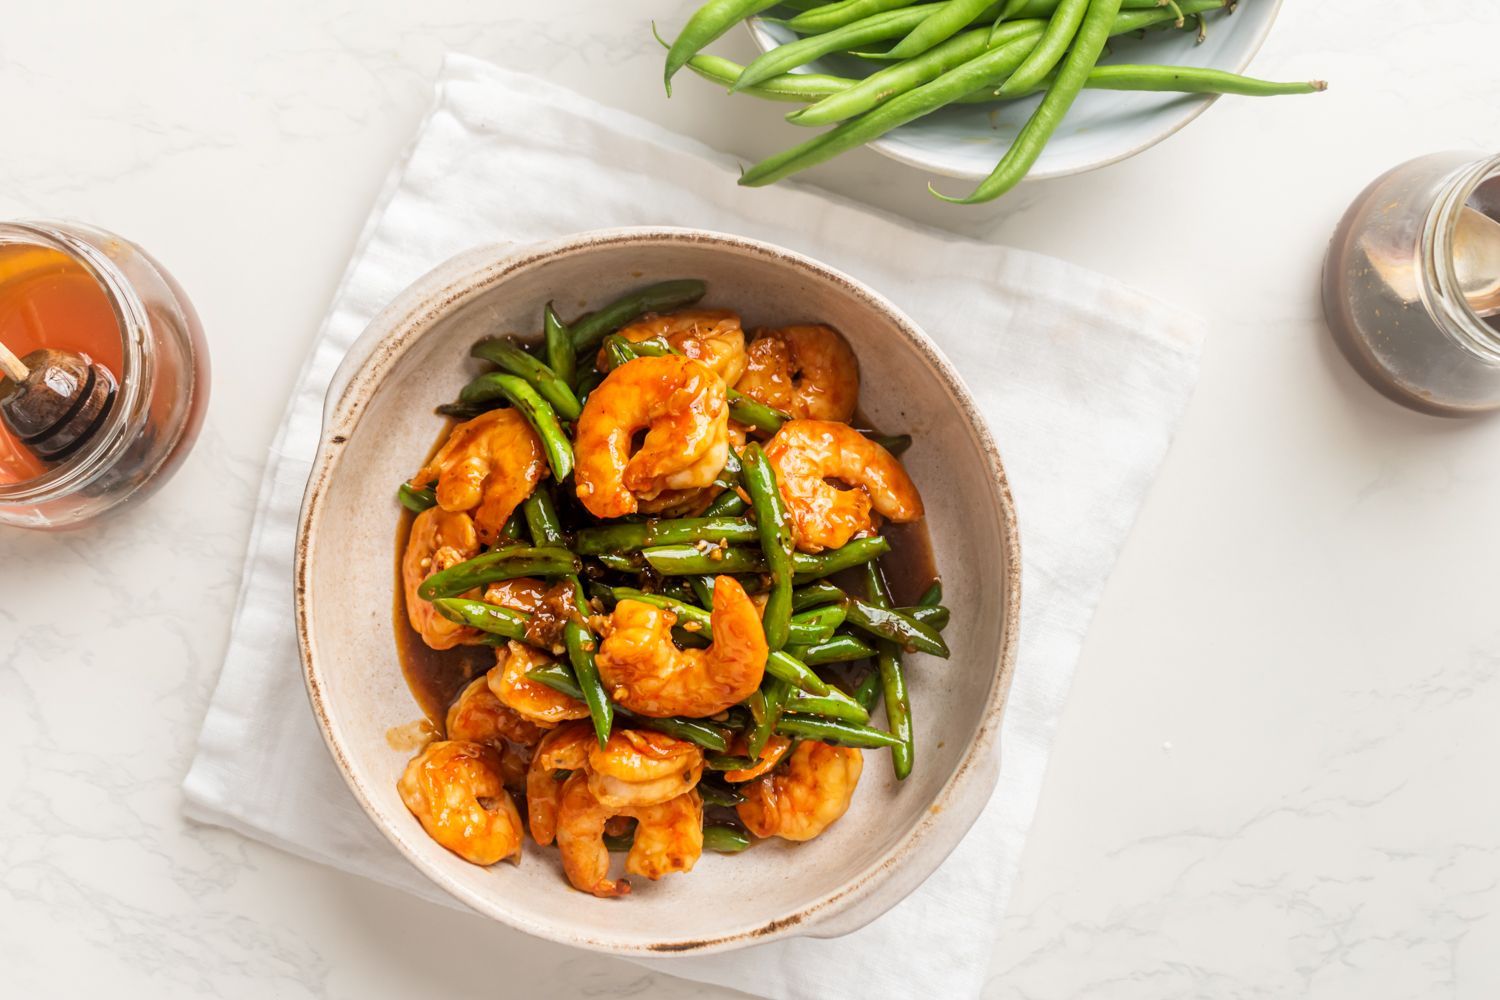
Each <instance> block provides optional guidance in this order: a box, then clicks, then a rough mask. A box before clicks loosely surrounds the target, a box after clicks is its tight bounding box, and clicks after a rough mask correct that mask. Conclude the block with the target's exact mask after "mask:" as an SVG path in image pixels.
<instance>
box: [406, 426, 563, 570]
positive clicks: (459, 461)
mask: <svg viewBox="0 0 1500 1000" xmlns="http://www.w3.org/2000/svg"><path fill="white" fill-rule="evenodd" d="M546 472H547V463H546V460H545V459H544V458H543V454H542V442H541V440H540V439H539V438H538V437H537V436H536V431H534V430H532V429H531V424H529V423H527V421H526V418H525V417H523V416H522V415H521V414H520V412H519V411H517V410H513V409H503V410H490V411H489V412H488V413H481V414H480V415H479V416H477V417H475V418H474V419H473V420H470V421H467V422H465V423H462V424H459V425H458V426H457V427H455V428H453V431H452V433H450V434H449V435H448V440H447V442H445V443H444V444H443V447H442V448H441V449H439V450H438V453H437V454H436V455H434V456H433V457H432V460H431V461H430V462H428V463H427V465H425V466H424V467H423V468H422V471H420V472H418V473H417V474H416V475H415V476H413V477H412V478H411V484H412V485H413V486H423V485H426V484H428V483H431V482H434V481H435V482H436V483H437V502H438V506H439V507H441V508H443V509H444V510H449V511H474V525H475V527H476V528H477V529H478V531H479V540H480V541H482V542H484V544H486V545H493V544H494V543H495V541H496V540H497V539H498V538H499V537H500V530H501V529H502V528H504V527H505V522H506V521H507V520H508V519H509V518H510V515H511V514H512V513H513V512H514V511H515V509H516V507H517V506H519V505H520V503H521V501H523V500H525V499H526V498H527V497H529V496H531V492H532V490H534V489H536V484H537V483H538V482H540V481H541V479H542V476H544V475H545V474H546ZM476 508H477V510H476Z"/></svg>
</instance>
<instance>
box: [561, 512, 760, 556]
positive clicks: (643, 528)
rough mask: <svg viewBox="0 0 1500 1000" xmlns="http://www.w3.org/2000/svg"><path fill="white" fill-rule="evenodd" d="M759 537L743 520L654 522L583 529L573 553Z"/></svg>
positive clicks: (621, 550) (581, 553) (712, 519)
mask: <svg viewBox="0 0 1500 1000" xmlns="http://www.w3.org/2000/svg"><path fill="white" fill-rule="evenodd" d="M759 537H760V534H759V531H758V529H757V528H756V526H755V524H754V522H752V521H750V520H748V519H746V518H742V517H685V518H676V519H671V520H658V519H656V518H652V519H650V520H646V521H636V522H633V523H626V524H609V525H604V526H602V527H598V528H584V529H582V530H581V531H579V532H578V536H577V538H576V539H575V542H574V546H573V547H574V550H575V551H576V552H578V553H579V554H580V555H585V556H590V555H598V554H599V553H601V552H633V551H636V550H637V549H644V548H648V547H651V546H656V545H678V544H685V543H693V542H708V543H710V544H713V545H717V544H719V543H720V542H736V543H742V542H753V541H756V540H757V539H758V538H759Z"/></svg>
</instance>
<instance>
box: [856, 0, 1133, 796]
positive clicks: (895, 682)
mask: <svg viewBox="0 0 1500 1000" xmlns="http://www.w3.org/2000/svg"><path fill="white" fill-rule="evenodd" d="M1114 2H1118V0H1114ZM865 583H866V587H867V588H868V595H867V596H868V597H869V601H870V603H871V604H873V605H875V606H876V607H884V608H888V607H890V604H891V592H890V590H889V589H888V588H887V587H886V583H885V576H884V574H882V573H881V572H880V564H879V563H873V562H872V563H867V564H866V565H865ZM875 648H876V654H875V667H876V670H877V672H878V674H879V676H880V693H881V697H882V698H883V699H884V701H885V719H886V724H887V725H889V726H890V727H891V733H892V734H893V735H894V736H895V737H896V738H897V739H898V740H900V745H899V746H895V747H892V748H891V769H892V770H893V771H894V772H895V774H896V780H898V781H902V780H905V779H906V777H907V776H908V775H909V774H911V769H912V764H913V762H914V761H915V758H916V747H917V744H916V731H915V729H914V728H913V726H912V721H911V692H910V691H909V690H908V689H907V686H906V671H905V670H904V669H903V667H902V664H901V651H900V649H899V647H897V646H896V644H895V643H893V642H885V641H881V642H877V643H876V644H875Z"/></svg>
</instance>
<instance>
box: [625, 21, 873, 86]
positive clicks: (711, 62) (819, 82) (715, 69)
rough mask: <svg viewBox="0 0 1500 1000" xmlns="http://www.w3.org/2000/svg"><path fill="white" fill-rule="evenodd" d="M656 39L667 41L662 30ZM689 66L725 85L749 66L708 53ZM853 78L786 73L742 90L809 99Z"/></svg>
mask: <svg viewBox="0 0 1500 1000" xmlns="http://www.w3.org/2000/svg"><path fill="white" fill-rule="evenodd" d="M651 30H652V33H653V34H655V33H656V26H655V25H652V27H651ZM656 40H657V41H658V42H661V43H662V45H667V43H666V42H665V41H663V39H662V37H661V35H660V34H657V35H656ZM687 66H688V69H690V70H692V71H693V72H694V73H697V74H698V75H699V76H701V77H703V79H705V80H707V81H709V82H710V83H717V84H721V85H723V86H725V87H729V86H731V85H732V84H733V83H734V82H735V81H736V80H738V79H739V78H740V74H741V73H743V72H744V71H745V67H743V66H741V65H740V64H739V63H737V62H734V61H733V60H730V59H725V58H723V57H721V56H714V55H708V54H706V53H705V54H703V55H696V56H693V58H691V59H689V60H688V64H687ZM853 82H854V81H853V80H850V79H849V78H848V77H843V76H829V75H827V74H826V73H783V74H781V75H780V76H773V77H771V78H770V79H769V80H762V81H761V82H760V83H758V84H756V85H755V86H753V87H744V88H742V89H741V90H740V93H742V94H750V95H751V96H752V97H759V98H762V99H764V100H767V101H796V102H799V103H805V102H809V101H816V100H818V99H819V98H822V97H827V96H828V95H829V94H836V93H838V92H839V91H840V90H843V89H844V88H845V87H847V86H849V85H850V84H851V83H853Z"/></svg>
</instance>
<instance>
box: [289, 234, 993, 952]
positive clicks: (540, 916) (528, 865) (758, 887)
mask: <svg viewBox="0 0 1500 1000" xmlns="http://www.w3.org/2000/svg"><path fill="white" fill-rule="evenodd" d="M684 276H695V277H700V278H703V279H705V280H706V281H707V282H708V286H709V297H708V299H706V300H705V302H706V303H707V304H709V305H714V306H725V307H733V308H734V309H736V310H738V311H740V312H741V314H742V315H743V316H744V317H745V321H746V325H747V326H760V325H766V326H774V325H781V324H786V323H791V322H794V321H805V320H809V319H817V320H820V321H824V322H828V323H832V324H834V325H835V326H837V327H838V328H839V329H841V330H843V331H844V332H845V333H846V334H847V335H848V337H849V339H850V340H851V341H852V342H853V345H854V348H855V350H856V351H857V352H858V355H859V359H860V366H861V369H862V375H863V383H864V384H863V392H862V399H863V401H864V405H865V407H866V409H867V411H868V414H869V416H870V417H871V418H872V419H873V420H874V421H875V422H876V425H877V426H880V427H882V428H891V429H895V428H900V429H902V430H905V431H910V432H911V433H912V434H913V435H914V436H915V438H916V444H915V445H914V446H913V447H912V449H911V450H910V451H909V452H907V455H906V462H907V465H908V466H909V468H910V470H911V473H912V475H913V477H914V478H915V480H916V482H917V483H918V484H919V485H920V487H921V489H922V493H923V496H924V498H925V499H926V504H927V516H928V521H929V525H930V529H931V534H932V538H933V543H934V554H935V556H936V558H937V562H938V565H939V566H940V567H941V568H942V572H943V575H944V577H945V579H946V582H947V601H948V603H949V605H950V606H951V607H952V611H953V625H952V626H951V627H950V628H949V629H948V631H947V635H948V637H949V641H950V642H951V643H952V653H953V656H952V659H951V660H949V661H947V662H943V661H941V660H935V659H930V658H928V657H924V656H913V657H911V660H910V677H911V681H910V685H911V695H912V701H913V704H914V706H915V711H914V713H913V714H914V717H915V719H916V727H917V730H916V735H917V747H918V751H917V765H916V769H915V770H914V772H913V773H912V775H911V776H910V777H909V778H908V779H907V780H906V781H904V782H900V783H898V782H897V781H896V780H895V779H894V777H893V775H892V772H891V767H890V761H889V755H887V754H884V753H875V752H869V753H866V755H865V759H866V761H867V763H866V767H865V773H864V777H863V779H862V780H861V782H860V786H859V790H858V793H857V794H856V796H855V798H854V803H853V806H852V807H851V808H850V810H849V812H848V813H847V814H846V815H845V816H844V817H843V818H842V819H840V820H839V821H838V822H837V823H836V824H834V825H833V826H832V827H830V828H829V830H828V831H827V832H826V833H825V834H824V835H823V836H821V837H819V838H818V839H816V840H814V841H811V842H809V843H807V844H803V845H796V844H792V843H789V842H785V841H780V840H773V841H767V842H764V843H760V844H757V845H756V846H755V847H754V848H753V849H751V850H750V851H747V852H746V853H744V854H742V855H738V856H734V857H725V856H718V855H712V854H708V855H705V856H704V857H703V858H702V859H701V860H700V861H699V862H698V866H697V867H696V868H695V869H694V870H693V871H692V873H691V874H687V875H674V876H670V877H668V878H665V879H663V880H662V881H660V882H656V883H652V882H648V881H645V880H642V879H632V880H631V881H632V883H633V887H634V891H633V892H632V893H631V895H630V896H629V897H627V898H624V899H612V900H602V899H595V898H593V897H592V896H588V895H585V894H583V893H580V892H577V891H574V890H573V889H572V888H570V887H569V885H568V883H567V881H566V880H565V879H564V877H563V873H562V867H561V863H560V862H559V860H558V856H557V852H556V851H555V850H553V849H550V848H548V849H543V848H538V847H537V846H536V845H535V844H531V843H528V845H527V847H526V851H525V857H524V859H523V860H522V862H521V863H520V865H519V866H513V865H510V864H507V863H501V864H499V865H496V866H494V867H492V868H480V867H476V866H474V865H471V864H468V863H466V862H464V861H462V860H460V859H459V858H458V857H456V856H455V855H453V854H450V853H449V852H448V851H446V850H444V849H443V848H441V847H439V846H438V845H437V844H436V843H435V842H433V841H432V840H431V839H430V838H429V837H428V836H427V834H426V833H425V832H423V830H422V828H421V826H419V825H418V823H417V821H416V820H415V819H414V818H413V817H412V815H411V814H410V813H409V812H408V811H407V810H406V807H405V806H404V805H403V804H402V803H401V800H400V798H399V797H398V796H397V794H396V780H397V778H398V776H399V775H400V773H401V771H402V768H403V766H404V765H405V764H406V761H407V759H408V758H409V757H410V756H411V751H410V750H409V749H407V750H397V749H393V747H392V744H391V743H390V742H388V740H387V734H388V733H389V732H390V731H392V730H393V729H396V728H397V727H403V726H407V727H408V728H409V724H410V723H412V722H413V721H414V720H416V719H418V718H419V717H420V712H419V710H418V708H417V705H416V702H415V701H414V700H413V698H412V695H411V693H410V692H409V690H408V689H407V686H406V681H405V680H404V679H403V677H402V674H401V668H400V666H399V664H398V661H397V657H396V651H395V646H394V639H393V631H392V621H391V614H392V611H391V601H392V588H393V585H394V579H393V563H394V548H395V544H396V537H395V532H396V525H397V519H398V510H397V507H396V504H395V501H394V494H395V488H396V485H397V484H399V483H400V482H401V481H403V480H404V479H405V478H406V477H408V476H410V475H411V473H412V470H413V469H414V468H415V465H416V464H417V463H418V462H419V460H420V459H421V458H422V457H423V456H424V455H426V454H427V452H428V449H429V448H430V447H431V445H432V444H433V442H434V441H435V440H436V438H437V435H438V434H439V433H440V432H441V429H442V423H441V420H440V418H438V417H436V416H434V415H433V412H432V410H433V406H434V404H435V403H438V402H442V401H444V400H449V399H452V398H454V396H455V394H456V393H457V391H458V389H459V388H460V387H461V386H462V385H463V384H464V383H465V381H467V380H468V379H469V378H470V377H472V376H473V374H474V372H475V369H474V368H473V367H472V363H471V362H470V361H469V357H468V350H469V346H470V345H471V344H472V343H473V342H474V341H475V340H477V339H478V338H480V337H481V336H484V335H486V334H494V333H505V332H518V333H528V332H533V331H535V330H536V329H537V327H538V325H539V323H540V316H541V309H542V305H543V303H545V302H547V301H548V300H549V299H556V300H557V301H558V302H559V304H560V305H561V306H563V307H564V311H565V313H568V314H577V313H578V312H581V311H583V310H585V309H588V308H590V307H597V306H599V305H601V304H602V303H604V302H605V301H607V300H610V299H612V298H614V297H616V296H618V295H619V294H621V293H623V292H625V291H627V290H629V289H631V288H635V287H639V286H640V285H642V284H646V283H648V282H651V281H656V280H662V279H666V278H675V277H684ZM1019 573H1020V560H1019V549H1018V542H1017V535H1016V521H1015V512H1014V510H1013V507H1012V504H1011V498H1010V494H1009V491H1008V490H1007V487H1006V483H1005V476H1004V472H1003V470H1002V468H1001V464H1000V457H999V455H998V453H997V452H996V449H995V445H994V443H993V441H991V439H990V434H989V431H988V430H987V429H986V428H985V424H984V421H983V418H982V417H981V416H980V415H979V413H978V412H977V410H976V409H975V406H974V402H973V400H972V399H971V398H970V396H969V393H968V392H967V391H966V390H965V389H964V386H963V384H962V383H961V382H960V381H959V378H958V375H957V374H956V373H955V372H954V370H953V368H952V366H951V365H950V364H949V363H948V361H947V360H945V359H944V358H943V357H942V355H941V354H939V353H938V351H937V349H936V347H934V346H933V344H932V342H931V341H930V340H929V339H928V338H927V337H926V335H925V334H923V333H922V332H921V331H920V330H919V329H917V327H916V325H915V324H914V323H912V321H911V320H910V319H908V318H907V317H906V316H904V315H902V313H901V312H900V311H899V310H897V309H896V308H895V307H894V306H892V305H891V304H890V303H889V302H887V301H886V300H885V299H884V298H882V297H881V296H880V295H879V294H877V293H876V292H874V291H871V290H870V289H868V288H866V287H865V286H863V285H861V284H860V283H859V282H857V281H855V280H853V279H852V278H849V277H848V276H846V275H843V274H840V273H839V272H837V271H835V270H833V269H831V268H829V267H826V266H824V265H822V264H819V263H818V262H816V261H814V260H810V259H808V258H806V257H802V256H799V255H797V254H794V253H791V252H789V251H786V250H782V249H780V248H778V247H774V246H769V245H767V244H764V243H757V242H754V241H751V240H746V239H741V238H738V237H733V236H725V235H721V234H716V233H708V232H702V231H695V230H672V229H646V230H641V229H632V230H612V231H604V232H595V233H587V234H583V235H579V236H575V237H571V238H568V239H563V240H559V241H557V242H553V243H546V244H540V245H533V246H526V247H514V246H492V247H481V248H479V249H476V250H473V251H470V252H468V253H465V254H463V255H462V256H460V257H457V258H455V259H453V260H451V261H449V262H447V263H446V264H443V265H442V266H440V267H438V268H437V269H436V270H434V271H432V272H431V273H430V274H428V275H427V276H426V277H424V278H422V279H421V280H420V281H418V282H417V283H416V284H415V285H413V286H412V287H411V288H409V289H407V291H405V292H404V293H403V294H402V295H401V296H400V297H399V298H397V299H396V300H395V302H393V303H392V304H391V305H390V306H389V307H388V308H387V309H386V310H385V311H384V312H382V313H381V314H380V316H378V317H377V318H376V319H375V321H374V322H373V323H372V324H371V325H370V327H369V329H368V330H367V331H366V332H365V334H364V335H363V337H362V338H361V339H360V340H359V342H358V343H357V344H356V345H355V347H354V348H353V349H352V350H351V351H350V353H349V356H348V358H347V359H346V360H345V362H344V364H343V366H342V367H341V368H340V370H339V372H338V374H337V376H336V377H335V379H334V382H333V385H332V387H331V388H330V390H329V394H328V400H327V404H326V410H325V416H324V426H323V433H322V444H321V447H320V450H319V452H318V456H317V459H316V461H315V463H314V465H313V469H312V473H311V476H310V479H309V481H308V487H307V493H306V497H305V499H304V502H303V507H302V516H301V523H300V526H299V532H298V540H297V552H296V617H297V631H298V638H299V642H300V646H301V653H302V664H303V668H304V672H305V677H306V682H307V690H308V694H309V696H310V698H311V701H312V707H313V711H314V713H315V714H316V716H317V720H318V723H319V725H320V726H321V727H322V730H323V735H324V737H325V739H326V741H327V743H328V748H329V750H330V751H331V752H332V754H333V757H334V760H335V761H336V762H337V764H338V766H339V768H340V769H341V770H342V772H343V774H344V777H345V779H346V780H347V781H348V784H349V787H350V788H351V789H352V790H353V792H354V795H355V797H356V798H357V799H358V800H359V803H360V805H362V806H363V807H364V809H365V811H366V812H367V813H369V815H370V819H371V821H372V822H374V823H375V825H376V826H377V827H379V828H380V830H381V831H382V832H383V833H384V834H385V835H386V836H387V837H388V838H390V841H391V843H393V844H394V845H395V846H396V847H397V848H398V849H399V850H400V851H401V852H402V853H403V854H404V855H406V857H407V858H408V859H410V861H411V862H412V864H414V865H415V866H416V867H417V868H418V869H420V870H421V871H422V872H423V873H424V874H426V875H427V876H428V877H429V878H430V879H432V881H433V882H434V883H436V884H437V885H438V886H441V887H442V888H443V889H445V890H446V891H448V892H449V893H451V894H452V895H453V896H454V897H456V898H457V899H459V900H462V901H463V902H464V903H466V904H468V905H469V906H470V907H472V908H473V909H475V910H477V911H479V912H480V913H483V914H486V915H488V916H490V917H493V918H495V919H496V920H499V921H501V922H503V923H505V924H508V925H510V926H512V927H515V928H517V929H519V930H522V931H526V932H528V933H531V934H535V935H538V936H540V937H544V938H549V939H551V940H554V941H560V942H564V943H567V944H570V945H576V946H579V947H584V948H590V949H595V950H598V951H604V952H611V953H616V954H637V955H641V954H666V955H672V954H683V953H705V952H713V951H720V950H725V949H731V948H736V947H740V946H743V945H748V944H752V943H756V942H762V941H769V940H772V939H775V938H781V937H786V936H788V935H795V934H812V935H818V936H832V935H837V934H842V933H846V932H848V931H850V930H853V929H855V928H857V927H859V926H861V925H863V924H865V923H866V922H868V921H870V920H872V919H874V918H875V917H876V916H878V915H879V914H881V913H883V912H884V911H885V910H887V909H888V908H890V907H891V906H892V905H894V904H895V903H896V902H897V901H898V900H900V899H901V898H902V897H903V896H905V895H906V894H907V893H909V892H911V890H912V889H914V888H915V887H916V886H917V885H918V884H919V883H920V882H921V881H922V880H923V879H924V878H925V877H926V876H927V875H928V874H929V873H931V872H932V871H933V869H934V868H936V867H937V866H938V864H939V863H940V862H941V861H942V860H943V859H944V858H945V857H946V856H947V855H948V853H949V852H950V851H951V850H952V849H953V847H954V846H955V845H956V844H957V843H958V841H959V840H960V839H961V838H962V837H963V835H964V833H965V832H966V831H967V830H968V829H969V826H970V825H971V824H972V823H973V821H974V819H975V817H976V816H977V815H978V814H979V811H980V809H981V807H982V806H983V805H984V804H985V802H986V801H987V800H988V798H989V796H990V792H991V789H992V788H993V786H994V783H995V778H996V775H997V772H998V767H999V748H998V734H999V728H1000V716H1001V711H1002V709H1003V708H1004V705H1005V695H1006V690H1007V688H1008V686H1009V683H1010V677H1011V672H1012V668H1013V664H1014V657H1015V649H1016V625H1017V621H1018V607H1019V600H1020V595H1019Z"/></svg>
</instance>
